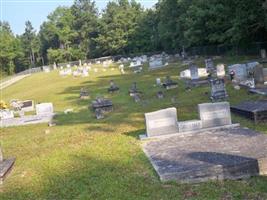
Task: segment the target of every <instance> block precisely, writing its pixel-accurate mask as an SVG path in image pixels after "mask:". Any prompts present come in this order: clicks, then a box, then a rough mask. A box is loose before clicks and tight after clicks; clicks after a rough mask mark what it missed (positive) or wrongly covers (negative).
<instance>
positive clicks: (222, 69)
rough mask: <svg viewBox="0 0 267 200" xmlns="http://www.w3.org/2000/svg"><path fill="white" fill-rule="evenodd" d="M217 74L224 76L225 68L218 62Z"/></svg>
mask: <svg viewBox="0 0 267 200" xmlns="http://www.w3.org/2000/svg"><path fill="white" fill-rule="evenodd" d="M216 71H217V76H218V77H224V76H225V69H224V65H223V64H219V65H217V66H216Z"/></svg>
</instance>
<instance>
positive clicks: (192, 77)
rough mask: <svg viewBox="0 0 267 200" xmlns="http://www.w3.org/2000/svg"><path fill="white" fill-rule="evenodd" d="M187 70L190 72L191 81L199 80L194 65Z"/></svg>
mask: <svg viewBox="0 0 267 200" xmlns="http://www.w3.org/2000/svg"><path fill="white" fill-rule="evenodd" d="M189 70H190V75H191V79H192V80H197V79H199V76H198V68H197V66H196V65H194V64H192V65H190V67H189Z"/></svg>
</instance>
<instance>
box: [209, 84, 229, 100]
mask: <svg viewBox="0 0 267 200" xmlns="http://www.w3.org/2000/svg"><path fill="white" fill-rule="evenodd" d="M210 84H211V97H210V98H211V100H212V101H218V100H225V99H226V98H228V95H227V92H226V89H225V84H224V79H211V80H210Z"/></svg>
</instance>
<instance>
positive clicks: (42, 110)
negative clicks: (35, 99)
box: [36, 103, 54, 115]
mask: <svg viewBox="0 0 267 200" xmlns="http://www.w3.org/2000/svg"><path fill="white" fill-rule="evenodd" d="M53 112H54V109H53V104H52V103H40V104H36V114H37V115H50V114H53Z"/></svg>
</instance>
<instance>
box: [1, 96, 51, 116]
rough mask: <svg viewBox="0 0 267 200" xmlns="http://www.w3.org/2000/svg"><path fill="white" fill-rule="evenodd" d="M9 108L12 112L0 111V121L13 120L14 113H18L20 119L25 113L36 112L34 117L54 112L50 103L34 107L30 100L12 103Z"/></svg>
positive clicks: (7, 110)
mask: <svg viewBox="0 0 267 200" xmlns="http://www.w3.org/2000/svg"><path fill="white" fill-rule="evenodd" d="M11 107H12V108H13V110H9V109H5V110H0V119H1V120H6V119H13V118H15V113H18V114H19V115H20V117H23V116H24V113H25V112H32V111H36V115H47V114H52V113H53V112H54V110H53V104H52V103H40V104H36V105H34V101H32V100H27V101H22V102H12V103H11Z"/></svg>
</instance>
